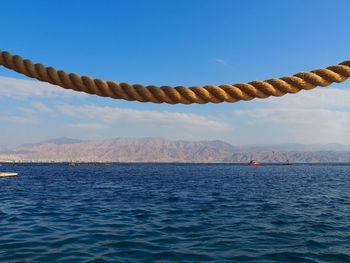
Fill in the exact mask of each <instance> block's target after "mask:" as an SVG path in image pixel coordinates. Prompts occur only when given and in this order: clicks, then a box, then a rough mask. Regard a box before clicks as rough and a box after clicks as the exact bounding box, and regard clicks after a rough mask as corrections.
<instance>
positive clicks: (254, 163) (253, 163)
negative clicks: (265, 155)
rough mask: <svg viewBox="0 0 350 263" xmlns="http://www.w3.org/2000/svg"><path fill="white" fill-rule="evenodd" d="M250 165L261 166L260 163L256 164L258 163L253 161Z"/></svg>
mask: <svg viewBox="0 0 350 263" xmlns="http://www.w3.org/2000/svg"><path fill="white" fill-rule="evenodd" d="M248 165H260V163H258V162H256V161H253V160H251V161H250V163H249V164H248Z"/></svg>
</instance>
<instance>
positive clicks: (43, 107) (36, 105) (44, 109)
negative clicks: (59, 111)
mask: <svg viewBox="0 0 350 263" xmlns="http://www.w3.org/2000/svg"><path fill="white" fill-rule="evenodd" d="M30 104H31V105H32V106H33V107H34V108H36V109H37V110H39V111H42V112H46V113H53V110H52V109H50V108H49V107H47V106H46V105H44V104H43V103H41V102H38V101H35V102H31V103H30Z"/></svg>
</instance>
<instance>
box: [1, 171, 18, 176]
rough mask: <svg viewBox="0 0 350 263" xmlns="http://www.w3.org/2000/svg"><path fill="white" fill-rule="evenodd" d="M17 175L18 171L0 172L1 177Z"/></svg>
mask: <svg viewBox="0 0 350 263" xmlns="http://www.w3.org/2000/svg"><path fill="white" fill-rule="evenodd" d="M17 175H18V173H1V172H0V177H14V176H17Z"/></svg>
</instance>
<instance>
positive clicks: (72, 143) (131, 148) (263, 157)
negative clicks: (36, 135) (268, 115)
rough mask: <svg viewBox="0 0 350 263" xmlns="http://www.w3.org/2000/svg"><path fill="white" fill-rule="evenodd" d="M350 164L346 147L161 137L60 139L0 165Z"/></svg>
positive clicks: (9, 150) (13, 154) (23, 150)
mask: <svg viewBox="0 0 350 263" xmlns="http://www.w3.org/2000/svg"><path fill="white" fill-rule="evenodd" d="M252 159H254V160H257V161H259V162H282V163H283V162H286V161H287V160H289V161H290V162H350V146H349V145H342V144H325V145H318V144H309V145H308V144H277V145H243V146H234V145H231V144H229V143H227V142H224V141H220V140H215V141H182V140H168V139H165V138H161V137H147V138H124V137H120V138H114V139H106V140H94V141H83V140H78V139H71V138H57V139H52V140H46V141H42V142H39V143H35V144H23V145H21V146H17V147H0V161H57V162H58V161H62V162H63V161H81V162H243V163H246V162H249V161H250V160H252Z"/></svg>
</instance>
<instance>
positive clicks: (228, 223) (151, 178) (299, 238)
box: [0, 164, 350, 262]
mask: <svg viewBox="0 0 350 263" xmlns="http://www.w3.org/2000/svg"><path fill="white" fill-rule="evenodd" d="M0 168H1V169H0V170H1V171H3V172H5V171H8V172H10V171H12V172H18V173H19V174H20V176H19V177H17V178H0V200H1V204H0V262H350V166H346V165H344V166H342V165H339V166H329V165H317V166H315V165H295V166H294V165H292V166H257V167H251V166H247V165H206V164H201V165H192V164H186V165H175V164H167V165H164V164H163V165H157V164H147V165H142V164H139V165H137V164H130V165H126V164H124V165H121V164H113V165H106V166H103V165H97V166H68V165H60V166H59V165H56V166H52V165H19V166H13V167H10V166H2V167H0Z"/></svg>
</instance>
